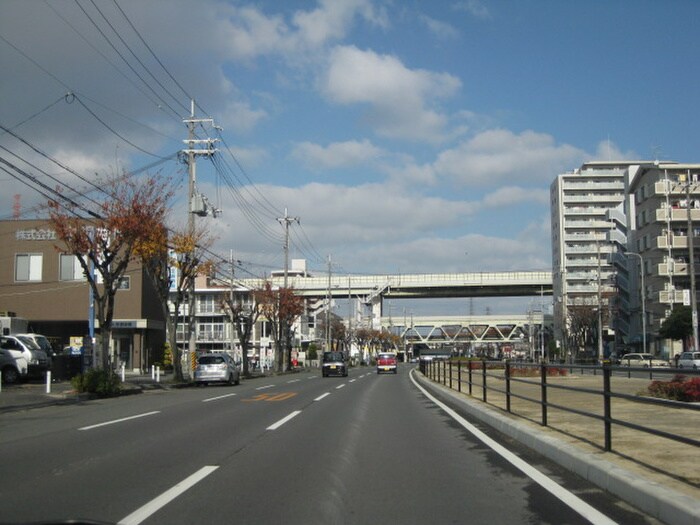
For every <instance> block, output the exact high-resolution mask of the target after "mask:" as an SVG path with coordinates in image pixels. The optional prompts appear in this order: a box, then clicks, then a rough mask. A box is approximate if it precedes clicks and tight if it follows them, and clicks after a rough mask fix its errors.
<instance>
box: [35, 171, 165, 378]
mask: <svg viewBox="0 0 700 525" xmlns="http://www.w3.org/2000/svg"><path fill="white" fill-rule="evenodd" d="M100 186H101V187H102V188H103V189H104V195H105V198H104V199H103V200H102V201H101V202H100V203H99V210H97V211H96V213H94V215H95V216H96V218H95V217H92V218H90V219H86V218H83V217H80V216H79V215H78V214H77V210H75V209H69V208H66V207H65V205H64V204H62V203H59V202H58V201H50V202H49V222H50V224H51V226H52V227H53V229H54V231H55V232H56V236H57V237H58V239H60V240H61V241H62V242H63V243H64V245H65V246H57V247H56V248H57V249H58V250H60V251H62V252H66V251H67V252H68V253H71V254H73V255H74V256H75V257H76V258H77V260H78V262H79V263H80V266H81V267H82V269H83V272H84V274H85V276H86V278H87V281H88V284H89V286H90V287H91V288H92V292H93V296H94V300H95V306H96V317H97V320H98V322H99V345H98V346H97V348H96V352H98V354H97V356H99V358H98V359H96V360H95V365H96V366H99V367H100V368H102V369H105V370H107V369H109V368H110V355H109V343H110V339H111V336H112V320H113V317H114V302H115V297H116V293H117V290H118V289H119V286H120V284H121V282H122V280H123V278H124V275H125V273H126V271H127V268H128V267H129V265H130V264H131V263H134V262H137V261H138V260H139V258H140V255H139V254H140V252H141V251H142V250H143V249H145V247H146V246H147V245H151V244H160V243H162V242H163V240H162V236H163V235H165V233H164V232H165V228H164V227H163V224H164V221H165V216H166V213H167V210H168V203H169V200H170V198H171V195H172V193H171V191H170V190H169V185H168V184H167V183H166V182H165V181H164V180H163V179H162V178H160V177H158V176H147V177H143V178H136V177H134V176H132V175H124V176H122V177H113V178H110V179H108V180H107V181H105V182H104V183H103V184H100ZM93 269H94V271H93ZM97 356H96V357H97Z"/></svg>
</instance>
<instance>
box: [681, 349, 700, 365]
mask: <svg viewBox="0 0 700 525" xmlns="http://www.w3.org/2000/svg"><path fill="white" fill-rule="evenodd" d="M699 367H700V352H683V353H682V354H681V355H680V357H679V358H678V368H696V369H697V368H699Z"/></svg>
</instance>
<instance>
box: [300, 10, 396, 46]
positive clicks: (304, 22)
mask: <svg viewBox="0 0 700 525" xmlns="http://www.w3.org/2000/svg"><path fill="white" fill-rule="evenodd" d="M357 15H360V16H362V17H363V18H364V19H365V20H366V21H368V22H371V23H373V24H376V25H379V26H386V25H387V23H388V22H387V16H386V13H384V12H383V11H382V10H378V9H376V8H375V7H374V5H373V4H372V2H371V1H368V0H320V1H319V7H317V8H316V9H314V10H312V11H298V12H297V13H295V15H294V17H293V24H294V26H296V27H297V28H298V30H299V39H300V40H302V41H303V42H305V43H306V44H308V45H312V46H320V45H323V44H325V43H326V42H329V41H332V40H339V39H341V38H343V37H345V35H346V34H347V31H348V29H349V27H350V26H351V24H352V22H353V20H354V18H355V16H357Z"/></svg>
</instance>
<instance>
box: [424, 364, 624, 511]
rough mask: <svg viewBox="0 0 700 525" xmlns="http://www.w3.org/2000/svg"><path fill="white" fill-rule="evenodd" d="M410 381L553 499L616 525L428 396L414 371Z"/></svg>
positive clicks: (434, 398) (428, 395)
mask: <svg viewBox="0 0 700 525" xmlns="http://www.w3.org/2000/svg"><path fill="white" fill-rule="evenodd" d="M410 376H411V381H413V384H414V385H416V387H417V388H418V389H419V390H420V391H421V392H423V395H424V396H425V397H427V398H428V399H430V400H431V401H432V402H433V403H435V404H436V405H437V406H438V407H440V408H441V409H442V410H443V411H444V412H445V413H446V414H448V415H449V416H450V417H451V418H452V419H454V420H455V421H456V422H457V423H459V424H460V425H461V426H462V427H464V428H465V429H466V430H467V431H468V432H470V433H471V434H472V435H473V436H474V437H476V438H477V439H478V440H479V441H481V442H482V443H484V444H485V445H486V446H487V447H489V448H490V449H491V450H493V451H494V452H496V453H498V454H499V455H500V456H501V457H502V458H503V459H505V460H506V461H508V462H509V463H510V464H511V465H513V466H514V467H515V468H517V469H518V470H520V472H522V473H523V474H525V475H526V476H527V477H529V478H530V479H531V480H533V481H534V482H535V483H537V484H538V485H540V486H541V487H542V488H543V489H545V490H546V491H547V492H549V493H550V494H552V495H553V496H554V497H555V498H557V499H559V500H561V501H562V502H563V503H564V504H565V505H568V506H569V507H570V508H571V509H572V510H574V511H575V512H577V513H579V514H580V515H581V516H583V517H584V518H585V519H587V520H588V521H590V522H591V523H595V524H596V525H617V522H615V521H613V520H612V519H610V518H609V517H608V516H606V515H605V514H603V513H602V512H600V511H599V510H597V509H595V508H594V507H592V506H591V505H589V504H588V503H586V502H585V501H583V500H582V499H581V498H579V497H578V496H576V495H574V494H573V493H571V492H569V491H568V490H566V489H565V488H564V487H562V486H561V485H559V484H558V483H557V482H555V481H554V480H552V478H550V477H548V476H546V475H544V474H542V472H540V471H539V470H537V469H536V468H535V467H533V466H532V465H530V464H529V463H526V462H525V461H523V460H522V459H521V458H520V457H518V456H516V455H515V454H514V453H513V452H511V451H510V450H508V449H507V448H505V447H504V446H503V445H501V444H500V443H498V442H497V441H495V440H493V439H491V438H490V437H489V436H487V435H486V434H484V433H483V432H482V431H481V430H479V429H478V428H476V427H475V426H474V425H472V424H471V423H469V422H468V421H467V420H466V419H464V418H463V417H462V416H460V415H459V414H458V413H457V412H455V411H454V410H452V409H451V408H450V407H448V406H447V405H446V404H444V403H443V402H442V401H440V400H438V399H437V398H436V397H435V396H433V395H432V394H430V393H429V392H428V391H427V390H426V389H425V388H423V387H422V386H421V385H419V384H418V381H416V379H415V377H414V371H413V370H411V372H410Z"/></svg>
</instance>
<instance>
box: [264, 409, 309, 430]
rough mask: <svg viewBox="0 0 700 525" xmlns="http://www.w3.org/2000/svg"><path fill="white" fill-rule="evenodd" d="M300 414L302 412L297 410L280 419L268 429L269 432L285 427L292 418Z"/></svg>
mask: <svg viewBox="0 0 700 525" xmlns="http://www.w3.org/2000/svg"><path fill="white" fill-rule="evenodd" d="M299 414H301V410H295V411H294V412H292V413H291V414H289V415H288V416H286V417H283V418H282V419H280V420H279V421H278V422H277V423H274V424H272V425H270V426H269V427H267V430H277V429H278V428H279V427H281V426H282V425H284V424H285V423H286V422H287V421H289V420H290V419H292V418H295V417H297V416H298V415H299Z"/></svg>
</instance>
